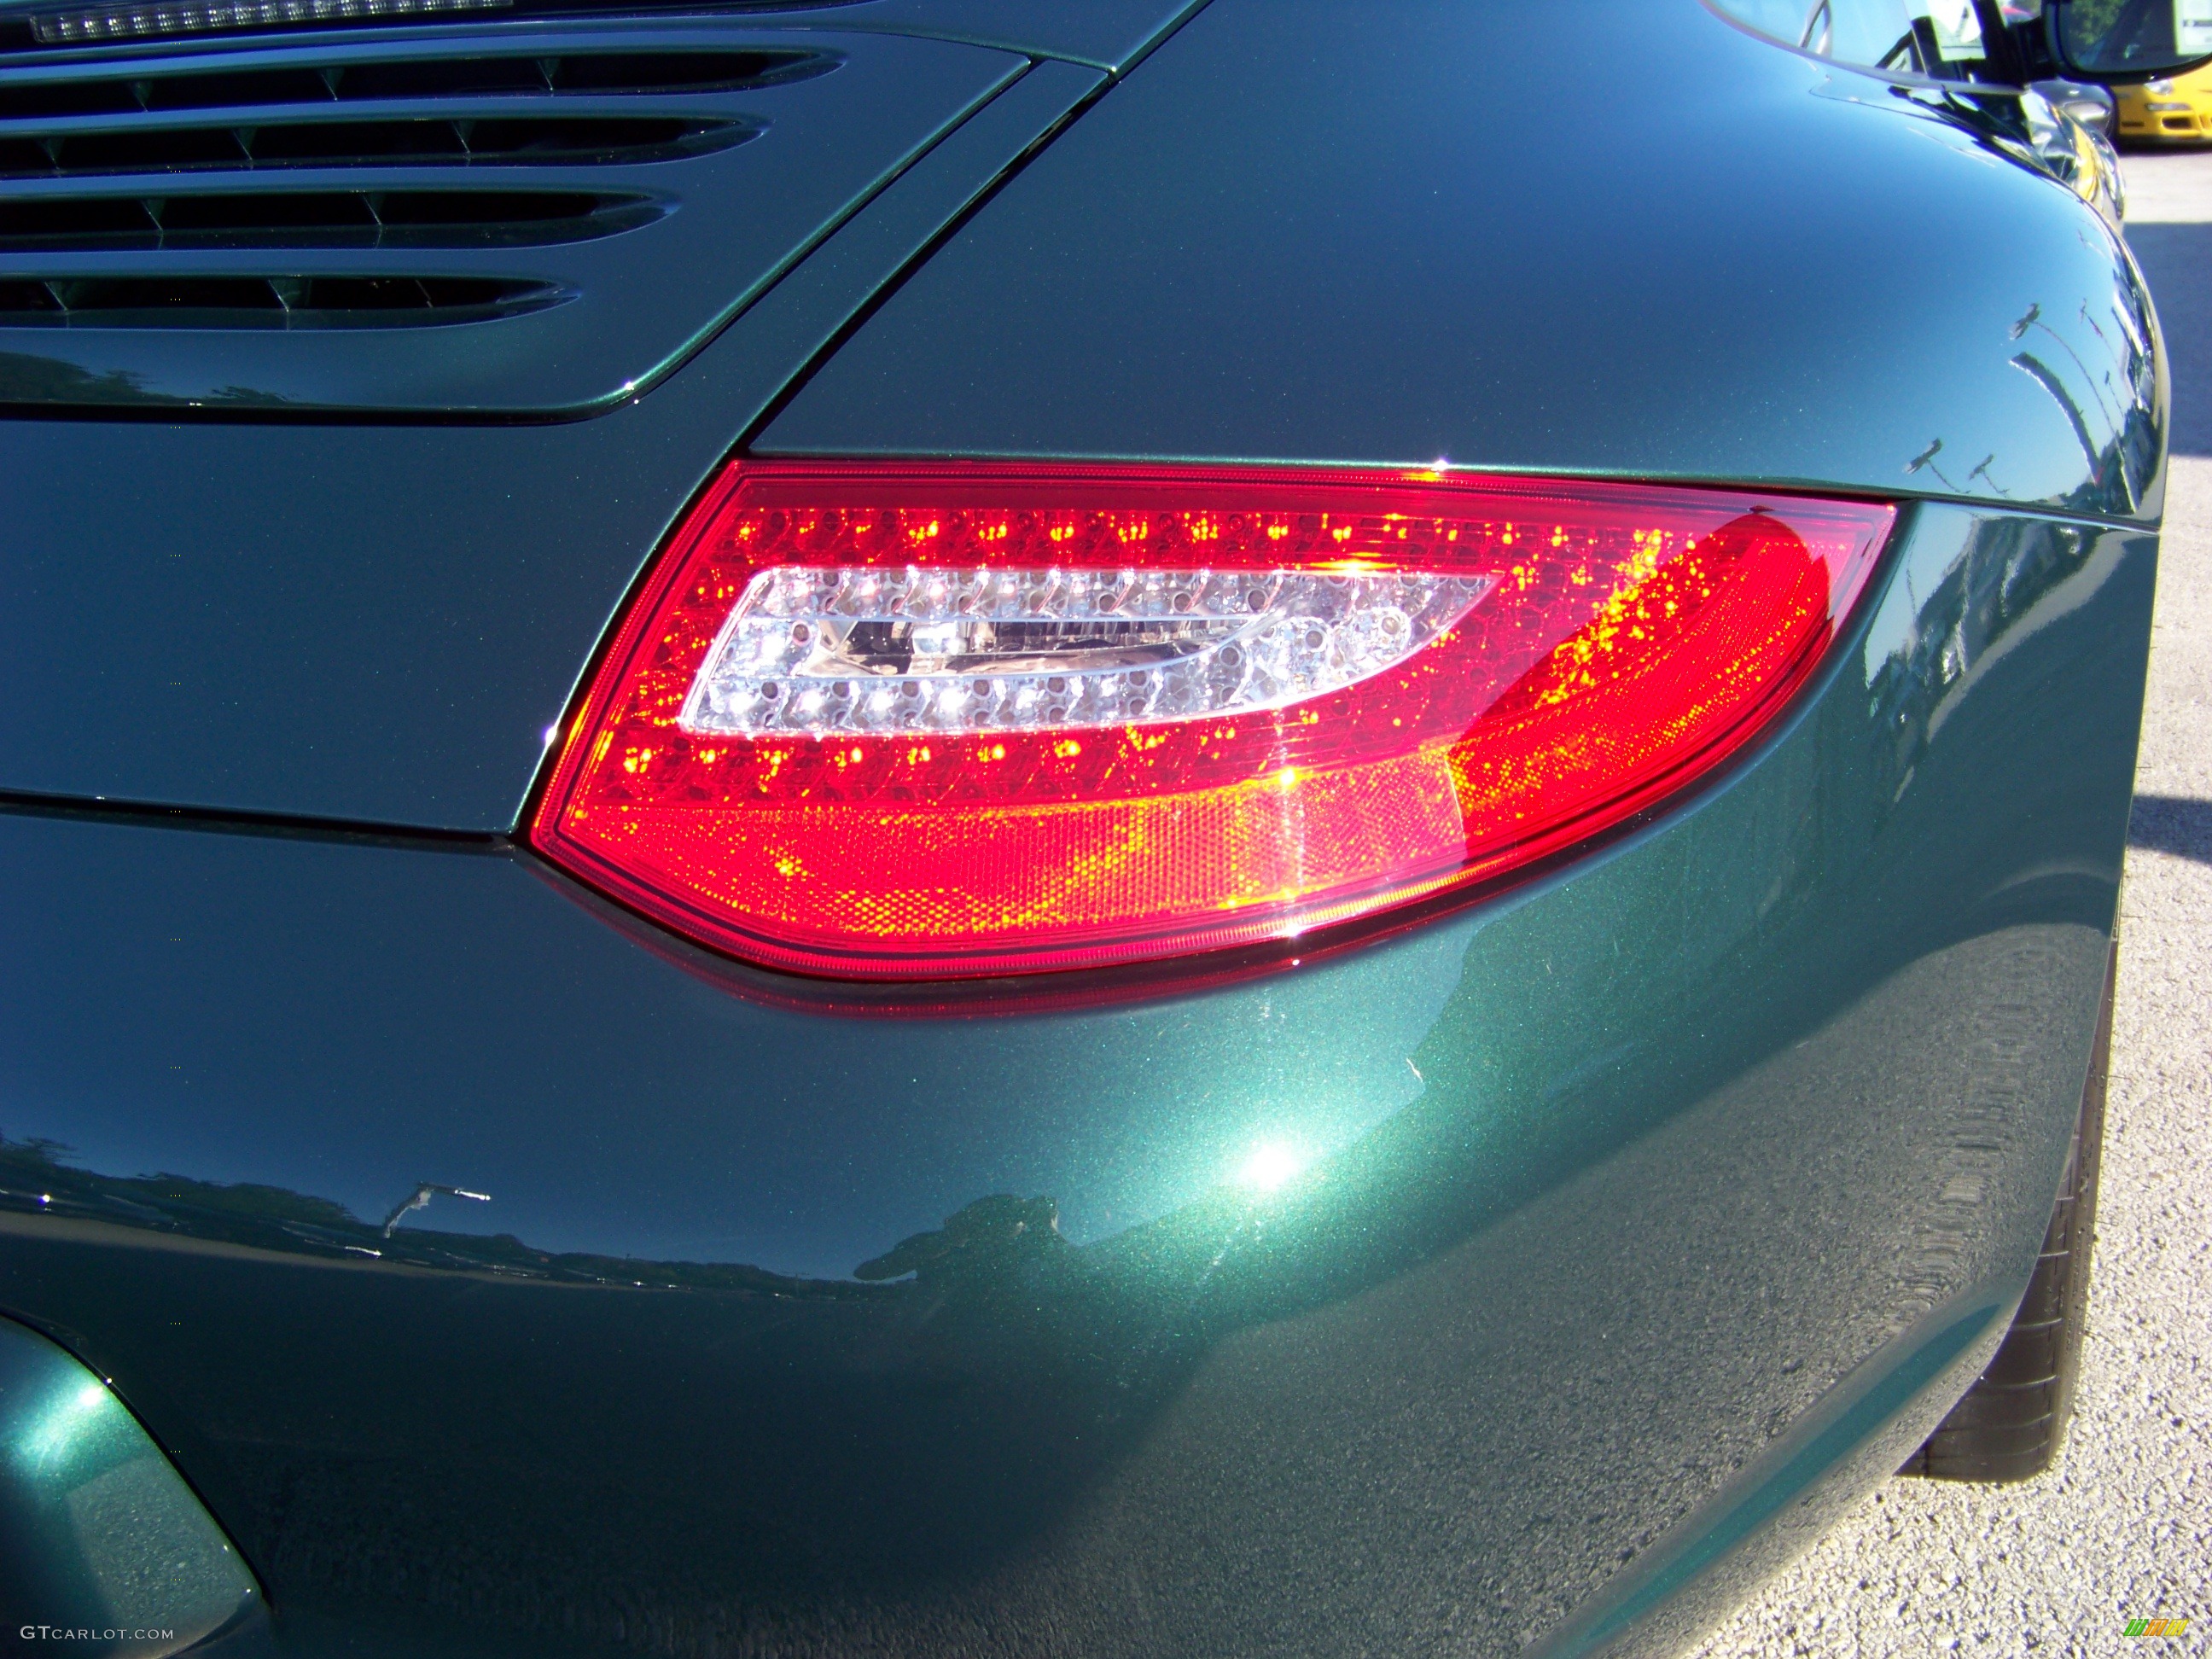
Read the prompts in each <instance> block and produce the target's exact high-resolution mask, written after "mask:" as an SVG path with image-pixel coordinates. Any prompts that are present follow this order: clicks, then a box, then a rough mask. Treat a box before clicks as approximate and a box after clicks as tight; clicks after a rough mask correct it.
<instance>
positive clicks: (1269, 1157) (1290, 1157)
mask: <svg viewBox="0 0 2212 1659" xmlns="http://www.w3.org/2000/svg"><path fill="white" fill-rule="evenodd" d="M1305 1167H1306V1160H1305V1158H1304V1155H1303V1154H1301V1153H1300V1152H1298V1151H1297V1149H1296V1148H1294V1147H1291V1146H1285V1144H1284V1143H1283V1142H1281V1141H1279V1140H1267V1141H1262V1142H1261V1144H1260V1145H1259V1146H1255V1147H1254V1148H1253V1149H1252V1152H1251V1155H1250V1156H1249V1158H1246V1159H1245V1160H1244V1162H1243V1165H1242V1166H1241V1167H1240V1168H1239V1169H1238V1170H1237V1184H1238V1185H1239V1186H1242V1187H1249V1188H1252V1190H1253V1191H1255V1192H1261V1193H1272V1192H1274V1191H1276V1190H1277V1189H1279V1188H1281V1187H1282V1186H1283V1185H1284V1183H1285V1182H1288V1181H1289V1180H1290V1179H1291V1177H1292V1176H1296V1175H1297V1173H1298V1172H1299V1171H1300V1170H1304V1168H1305Z"/></svg>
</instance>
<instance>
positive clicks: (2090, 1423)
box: [1697, 150, 2212, 1659]
mask: <svg viewBox="0 0 2212 1659" xmlns="http://www.w3.org/2000/svg"><path fill="white" fill-rule="evenodd" d="M2126 170H2127V175H2128V185H2129V197H2130V200H2129V233H2128V234H2129V240H2130V244H2131V245H2132V246H2134V248H2135V250H2136V258H2137V259H2138V261H2139V262H2140V263H2141V264H2142V267H2143V270H2144V274H2145V276H2147V277H2148V280H2149V283H2150V286H2151V292H2152V295H2153V296H2154V299H2155V300H2156V301H2157V303H2158V307H2159V313H2160V320H2161V324H2162V326H2163V327H2164V330H2165V332H2166V345H2167V351H2168V356H2169V359H2170V362H2171V363H2172V372H2173V386H2174V406H2175V412H2174V423H2173V452H2174V459H2173V462H2172V474H2171V477H2170V479H2169V483H2168V495H2167V501H2166V534H2165V538H2164V541H2163V543H2162V544H2161V549H2160V572H2159V588H2158V611H2157V617H2156V621H2155V623H2154V633H2153V636H2152V647H2151V678H2150V696H2149V702H2148V707H2147V708H2146V710H2145V715H2144V726H2143V738H2142V752H2141V757H2140V759H2139V761H2138V763H2137V767H2136V812H2135V818H2134V823H2133V827H2132V829H2131V831H2130V836H2129V841H2130V848H2129V854H2128V875H2127V887H2126V891H2125V896H2124V899H2123V901H2122V905H2121V933H2120V981H2119V996H2118V1008H2117V1011H2116V1012H2115V1015H2114V1021H2113V1035H2112V1084H2111V1095H2110V1097H2109V1103H2108V1106H2107V1112H2108V1118H2107V1122H2106V1142H2105V1165H2104V1174H2103V1176H2102V1190H2101V1192H2100V1196H2099V1200H2098V1214H2097V1244H2096V1253H2095V1257H2094V1265H2093V1270H2092V1271H2093V1279H2092V1285H2093V1288H2092V1291H2091V1293H2090V1318H2089V1327H2088V1333H2087V1338H2086V1341H2085V1346H2084V1349H2083V1355H2082V1374H2081V1392H2080V1395H2079V1396H2078V1398H2077V1401H2076V1406H2075V1423H2074V1429H2073V1433H2072V1436H2071V1437H2070V1439H2069V1443H2068V1444H2067V1446H2066V1449H2065V1450H2064V1452H2063V1454H2062V1455H2061V1458H2060V1461H2059V1463H2058V1465H2057V1467H2056V1468H2054V1469H2052V1470H2051V1472H2050V1473H2049V1474H2045V1475H2042V1476H2039V1478H2037V1479H2035V1480H2029V1481H2024V1482H2022V1483H2021V1484H2020V1485H2018V1486H1957V1485H1953V1484H1950V1483H1948V1482H1938V1481H1928V1480H1892V1481H1890V1482H1888V1483H1887V1485H1886V1486H1883V1487H1882V1488H1881V1490H1880V1491H1879V1492H1876V1493H1875V1495H1874V1497H1873V1498H1871V1499H1870V1500H1869V1502H1868V1503H1867V1504H1865V1505H1864V1507H1863V1508H1862V1509H1861V1510H1859V1511H1858V1512H1857V1514H1856V1515H1855V1516H1852V1517H1851V1518H1850V1521H1849V1522H1846V1523H1845V1524H1844V1526H1843V1527H1841V1528H1838V1530H1837V1531H1836V1532H1835V1533H1833V1534H1831V1535H1830V1536H1829V1537H1828V1538H1826V1540H1824V1541H1822V1542H1821V1543H1820V1544H1819V1545H1817V1546H1815V1547H1814V1549H1813V1551H1812V1552H1811V1553H1809V1554H1808V1555H1807V1556H1806V1557H1805V1558H1804V1559H1802V1560H1801V1561H1800V1562H1799V1563H1798V1564H1797V1565H1796V1566H1795V1567H1794V1568H1792V1569H1791V1570H1790V1571H1788V1572H1786V1573H1785V1574H1784V1575H1783V1576H1782V1577H1779V1578H1778V1579H1776V1580H1775V1581H1774V1582H1773V1583H1771V1584H1770V1585H1769V1586H1768V1587H1767V1590H1766V1593H1765V1595H1763V1596H1762V1597H1761V1598H1760V1599H1759V1601H1757V1602H1755V1603H1753V1605H1752V1606H1750V1607H1747V1608H1745V1609H1744V1610H1743V1611H1742V1612H1741V1613H1740V1614H1739V1615H1738V1616H1737V1617H1736V1618H1735V1620H1733V1621H1732V1622H1730V1623H1729V1625H1727V1626H1724V1627H1723V1629H1722V1630H1720V1631H1719V1632H1717V1633H1716V1634H1715V1635H1714V1636H1713V1637H1712V1638H1711V1640H1710V1641H1708V1642H1707V1644H1705V1646H1704V1647H1703V1648H1701V1649H1699V1650H1698V1656H1697V1659H1784V1656H1790V1659H1795V1656H1800V1655H1802V1656H1820V1659H1828V1656H1837V1659H1844V1656H1850V1659H1887V1656H1892V1655H1896V1656H1908V1655H1910V1656H1919V1655H1927V1654H1945V1653H1961V1654H1986V1655H1991V1656H1998V1655H2015V1654H2029V1653H2032V1654H2036V1655H2039V1656H2040V1655H2044V1654H2052V1655H2058V1654H2069V1655H2070V1654H2099V1655H2101V1654H2111V1653H2121V1652H2127V1653H2161V1652H2162V1653H2167V1654H2192V1655H2193V1654H2203V1653H2206V1652H2207V1651H2212V1358H2208V1357H2207V1354H2206V1352H2205V1350H2206V1346H2207V1340H2208V1338H2212V1137H2206V1135H2205V1128H2206V1126H2207V1121H2208V1116H2212V1114H2208V1110H2207V1105H2208V1103H2212V150H2202V151H2196V152H2191V153H2185V154H2172V153H2168V154H2162V155H2130V156H2129V157H2127V158H2126ZM2154 1618H2169V1619H2171V1618H2186V1619H2188V1620H2190V1621H2191V1622H2190V1626H2189V1629H2188V1633H2187V1634H2186V1635H2185V1636H2184V1637H2182V1638H2178V1639H2176V1638H2166V1639H2163V1640H2160V1639H2155V1638H2153V1639H2142V1638H2136V1639H2130V1638H2128V1637H2127V1636H2126V1635H2125V1634H2124V1631H2125V1627H2126V1623H2127V1621H2128V1620H2130V1619H2154Z"/></svg>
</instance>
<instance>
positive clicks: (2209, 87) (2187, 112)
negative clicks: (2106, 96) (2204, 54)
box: [2112, 64, 2212, 143]
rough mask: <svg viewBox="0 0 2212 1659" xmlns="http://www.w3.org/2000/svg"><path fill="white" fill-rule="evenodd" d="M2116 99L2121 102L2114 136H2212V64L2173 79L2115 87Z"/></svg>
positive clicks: (2128, 139) (2161, 137) (2200, 138)
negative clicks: (2135, 85) (2137, 85)
mask: <svg viewBox="0 0 2212 1659" xmlns="http://www.w3.org/2000/svg"><path fill="white" fill-rule="evenodd" d="M2112 100H2113V102H2114V104H2115V105H2116V106H2118V107H2117V116H2118V121H2117V124H2116V125H2115V127H2114V130H2113V133H2112V136H2113V137H2115V138H2116V139H2118V140H2119V141H2120V142H2121V143H2127V142H2129V141H2130V140H2145V139H2166V140H2181V139H2191V138H2194V139H2198V140H2203V139H2206V138H2212V64H2207V65H2206V66H2205V67H2203V69H2196V70H2190V72H2189V73H2188V74H2186V75H2177V76H2174V77H2173V78H2172V80H2170V81H2146V82H2143V83H2142V85H2141V86H2139V87H2114V88H2112Z"/></svg>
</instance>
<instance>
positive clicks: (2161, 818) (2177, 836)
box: [2128, 795, 2212, 864]
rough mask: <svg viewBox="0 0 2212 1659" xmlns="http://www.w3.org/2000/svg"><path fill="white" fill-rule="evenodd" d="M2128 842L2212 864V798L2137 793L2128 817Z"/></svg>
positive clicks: (2151, 849) (2130, 844) (2156, 851)
mask: <svg viewBox="0 0 2212 1659" xmlns="http://www.w3.org/2000/svg"><path fill="white" fill-rule="evenodd" d="M2128 845H2129V846H2130V847H2142V848H2148V849H2149V850H2150V851H2152V852H2154V853H2171V854H2173V855H2174V856H2175V857H2176V858H2185V859H2194V860H2197V862H2198V863H2200V864H2212V800H2191V799H2188V798H2187V797H2186V796H2182V795H2137V796H2136V808H2135V814H2134V816H2133V817H2130V819H2129V820H2128Z"/></svg>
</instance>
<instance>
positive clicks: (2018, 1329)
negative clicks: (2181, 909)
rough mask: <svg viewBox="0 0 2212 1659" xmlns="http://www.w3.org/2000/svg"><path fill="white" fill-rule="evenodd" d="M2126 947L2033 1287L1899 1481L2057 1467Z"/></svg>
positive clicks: (2075, 1353)
mask: <svg viewBox="0 0 2212 1659" xmlns="http://www.w3.org/2000/svg"><path fill="white" fill-rule="evenodd" d="M2118 968H2119V946H2118V944H2117V943H2115V944H2114V945H2113V946H2112V955H2111V956H2110V957H2108V958H2107V960H2106V968H2105V1006H2104V1009H2103V1012H2101V1013H2100V1015H2099V1016H2098V1019H2097V1040H2096V1045H2095V1047H2094V1048H2093V1050H2092V1051H2091V1053H2090V1056H2089V1080H2088V1082H2087V1085H2085V1086H2084V1087H2083V1089H2082V1091H2081V1116H2080V1117H2079V1118H2078V1119H2077V1120H2076V1121H2075V1125H2074V1143H2073V1146H2071V1148H2070V1149H2069V1151H2068V1152H2067V1155H2066V1177H2065V1180H2064V1181H2063V1182H2062V1183H2061V1184H2060V1187H2059V1189H2058V1203H2057V1207H2056V1208H2055V1209H2054V1210H2053V1211H2052V1212H2051V1230H2050V1231H2049V1232H2047V1233H2045V1235H2044V1239H2043V1254H2042V1255H2041V1256H2040V1257H2039V1259H2038V1260H2037V1261H2036V1264H2035V1273H2034V1275H2033V1277H2032V1278H2030V1279H2029V1280H2028V1281H2027V1295H2026V1296H2025V1297H2022V1298H2021V1304H2020V1311H2019V1312H2018V1313H2017V1314H2015V1316H2013V1322H2012V1328H2011V1329H2010V1330H2008V1331H2007V1332H2006V1333H2005V1340H2004V1341H2003V1342H2002V1344H2001V1345H2000V1346H1998V1348H1997V1351H1996V1357H1995V1358H1992V1359H1991V1360H1990V1363H1989V1367H1988V1369H1987V1370H1984V1371H1983V1373H1982V1374H1981V1376H1979V1377H1978V1378H1977V1379H1976V1380H1975V1383H1974V1386H1973V1387H1972V1388H1971V1389H1967V1390H1966V1396H1965V1398H1963V1399H1962V1400H1960V1401H1959V1403H1958V1404H1957V1405H1955V1406H1954V1407H1951V1412H1950V1415H1948V1417H1946V1418H1945V1419H1943V1420H1942V1423H1940V1424H1938V1425H1936V1432H1935V1433H1933V1434H1931V1435H1929V1437H1928V1439H1927V1442H1926V1443H1925V1444H1923V1446H1922V1447H1921V1448H1920V1449H1919V1450H1918V1451H1917V1452H1915V1453H1913V1454H1912V1455H1911V1457H1910V1458H1908V1459H1907V1460H1906V1461H1905V1467H1904V1468H1901V1469H1899V1471H1898V1473H1899V1474H1917V1475H1925V1476H1927V1477H1929V1478H1930V1479H1932V1480H1980V1481H1992V1482H1994V1481H2002V1480H2026V1479H2027V1477H2028V1476H2030V1475H2032V1474H2042V1473H2043V1471H2044V1470H2045V1469H2047V1468H2050V1467H2051V1464H2052V1463H2053V1462H2055V1461H2056V1460H2057V1456H2058V1451H2059V1448H2060V1447H2061V1446H2063V1444H2064V1443H2065V1440H2066V1424H2067V1419H2069V1417H2071V1416H2072V1415H2073V1411H2074V1383H2075V1378H2076V1377H2077V1376H2079V1375H2080V1374H2081V1327H2082V1324H2083V1322H2085V1320H2086V1319H2087V1314H2088V1306H2089V1252H2090V1247H2091V1244H2092V1243H2093V1241H2094V1239H2095V1237H2096V1220H2097V1169H2098V1165H2099V1164H2100V1163H2101V1162H2102V1161H2103V1152H2104V1145H2105V1074H2106V1070H2107V1068H2108V1066H2110V1063H2111V1060H2112V984H2113V981H2114V979H2115V977H2116V976H2117V975H2118Z"/></svg>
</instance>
